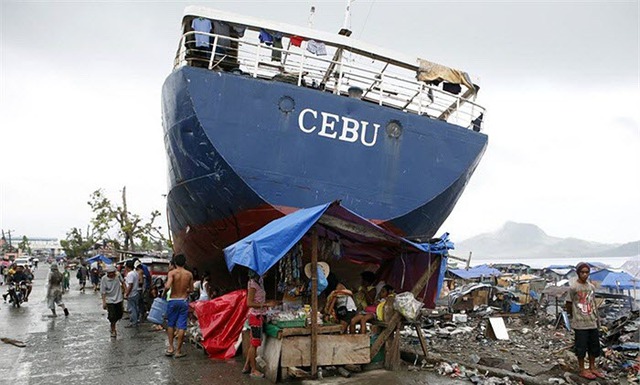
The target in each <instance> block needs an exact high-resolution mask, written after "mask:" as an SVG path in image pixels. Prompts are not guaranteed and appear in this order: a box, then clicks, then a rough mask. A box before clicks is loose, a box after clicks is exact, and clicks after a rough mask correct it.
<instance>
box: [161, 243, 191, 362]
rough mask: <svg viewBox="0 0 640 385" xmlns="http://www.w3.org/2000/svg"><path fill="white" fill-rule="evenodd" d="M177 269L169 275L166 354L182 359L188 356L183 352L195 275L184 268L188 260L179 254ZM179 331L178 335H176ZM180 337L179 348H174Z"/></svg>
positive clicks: (176, 258)
mask: <svg viewBox="0 0 640 385" xmlns="http://www.w3.org/2000/svg"><path fill="white" fill-rule="evenodd" d="M174 262H175V264H176V268H175V269H173V270H171V271H170V272H169V274H168V275H167V283H166V284H165V286H164V288H165V291H169V290H171V294H170V295H169V303H168V304H167V337H168V339H169V347H168V348H167V350H166V351H165V352H164V354H165V355H166V356H169V357H170V356H173V357H174V358H181V357H184V356H186V354H184V353H183V352H182V342H183V341H184V333H185V331H186V330H187V315H188V312H189V302H188V298H189V293H190V292H191V291H192V290H193V275H192V274H191V272H190V271H188V270H187V269H185V268H184V264H185V262H186V258H185V256H184V255H182V254H178V255H176V256H175V258H174ZM176 329H177V333H176ZM174 335H177V336H178V346H177V347H175V348H174V343H173V338H174Z"/></svg>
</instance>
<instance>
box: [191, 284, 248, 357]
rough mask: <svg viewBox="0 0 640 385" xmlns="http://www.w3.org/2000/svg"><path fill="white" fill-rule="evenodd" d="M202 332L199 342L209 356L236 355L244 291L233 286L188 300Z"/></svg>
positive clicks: (244, 306) (244, 314)
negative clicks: (208, 296)
mask: <svg viewBox="0 0 640 385" xmlns="http://www.w3.org/2000/svg"><path fill="white" fill-rule="evenodd" d="M191 306H192V307H193V310H194V311H195V313H196V316H197V317H198V323H199V324H200V331H201V332H202V346H204V348H205V350H206V351H207V354H209V357H211V358H218V359H229V358H232V357H234V356H235V355H236V347H235V344H236V341H238V337H239V336H240V333H242V327H243V325H244V322H245V320H246V319H247V312H248V310H249V309H248V308H247V291H246V290H236V291H233V292H231V293H228V294H225V295H223V296H220V297H218V298H214V299H212V300H210V301H196V302H192V303H191Z"/></svg>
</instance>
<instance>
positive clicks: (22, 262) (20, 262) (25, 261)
mask: <svg viewBox="0 0 640 385" xmlns="http://www.w3.org/2000/svg"><path fill="white" fill-rule="evenodd" d="M13 263H15V264H16V266H24V267H28V268H32V267H33V263H31V259H30V257H20V258H16V259H15V260H14V261H13Z"/></svg>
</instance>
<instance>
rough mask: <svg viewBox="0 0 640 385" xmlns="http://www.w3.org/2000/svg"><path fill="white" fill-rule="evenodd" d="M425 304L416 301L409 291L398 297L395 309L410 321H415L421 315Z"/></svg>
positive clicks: (394, 303) (395, 301)
mask: <svg viewBox="0 0 640 385" xmlns="http://www.w3.org/2000/svg"><path fill="white" fill-rule="evenodd" d="M422 306H423V303H422V302H420V301H418V300H417V299H415V297H414V296H413V294H412V293H411V292H409V291H407V292H404V293H400V294H397V295H396V298H395V300H394V301H393V308H394V309H395V310H396V311H397V312H399V313H400V314H402V316H403V317H404V318H406V319H407V320H409V321H415V320H416V319H417V318H418V315H420V309H422Z"/></svg>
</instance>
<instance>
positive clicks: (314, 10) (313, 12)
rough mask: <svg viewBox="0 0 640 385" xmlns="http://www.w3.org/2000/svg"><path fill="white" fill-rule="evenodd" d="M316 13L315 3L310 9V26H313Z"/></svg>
mask: <svg viewBox="0 0 640 385" xmlns="http://www.w3.org/2000/svg"><path fill="white" fill-rule="evenodd" d="M315 14H316V7H314V6H313V5H312V6H311V9H310V10H309V21H308V24H309V28H313V16H314V15H315Z"/></svg>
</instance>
